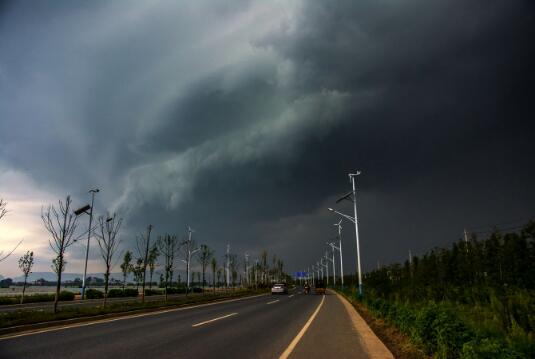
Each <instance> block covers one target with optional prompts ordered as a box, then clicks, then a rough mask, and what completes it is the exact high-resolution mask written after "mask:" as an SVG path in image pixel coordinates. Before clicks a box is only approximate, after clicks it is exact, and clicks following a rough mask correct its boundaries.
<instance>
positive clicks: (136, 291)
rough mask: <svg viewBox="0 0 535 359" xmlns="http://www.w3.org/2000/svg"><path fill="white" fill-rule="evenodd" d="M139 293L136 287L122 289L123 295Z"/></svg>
mask: <svg viewBox="0 0 535 359" xmlns="http://www.w3.org/2000/svg"><path fill="white" fill-rule="evenodd" d="M138 295H139V292H138V290H137V289H133V288H126V289H125V290H124V291H123V296H124V297H137V296H138Z"/></svg>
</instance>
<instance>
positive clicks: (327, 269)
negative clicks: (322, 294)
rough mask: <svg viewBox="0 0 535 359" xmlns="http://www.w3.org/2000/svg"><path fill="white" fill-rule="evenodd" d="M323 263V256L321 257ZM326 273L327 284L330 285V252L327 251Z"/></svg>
mask: <svg viewBox="0 0 535 359" xmlns="http://www.w3.org/2000/svg"><path fill="white" fill-rule="evenodd" d="M321 260H322V263H323V258H322V259H321ZM324 266H325V273H326V274H327V285H329V252H327V251H325V264H324Z"/></svg>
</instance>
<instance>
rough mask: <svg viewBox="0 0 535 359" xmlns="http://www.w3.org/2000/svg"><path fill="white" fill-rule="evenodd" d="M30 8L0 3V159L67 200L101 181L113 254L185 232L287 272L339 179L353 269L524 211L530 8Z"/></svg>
mask: <svg viewBox="0 0 535 359" xmlns="http://www.w3.org/2000/svg"><path fill="white" fill-rule="evenodd" d="M216 4H218V5H217V6H214V5H216ZM43 11H44V13H40V15H39V16H38V17H36V15H35V12H34V11H33V9H31V8H29V7H28V6H27V5H20V4H12V5H10V6H6V7H4V8H3V15H2V20H1V22H0V26H1V27H0V31H1V32H2V34H3V35H4V36H2V37H0V94H1V95H2V96H1V97H2V98H0V116H1V117H2V121H1V122H0V131H1V132H0V139H1V140H2V143H3V144H4V145H3V146H2V150H1V152H0V155H1V157H0V160H1V161H2V162H4V163H6V164H7V165H8V166H11V167H15V168H18V169H21V170H23V171H24V172H26V173H28V174H30V175H31V176H32V177H33V178H34V179H36V180H37V181H38V182H40V183H41V184H43V186H46V187H48V188H50V190H51V191H54V192H56V193H61V192H62V191H64V190H68V191H70V192H72V193H75V194H76V195H77V196H78V198H77V199H78V200H79V201H83V197H82V194H83V193H84V192H85V188H89V187H91V186H94V185H95V184H97V185H98V186H100V187H101V188H102V189H103V191H102V194H101V195H99V197H100V198H99V201H101V207H102V208H101V209H102V210H104V209H105V208H110V209H116V210H118V211H119V212H120V213H122V214H123V215H124V216H125V217H126V223H127V226H128V228H129V230H128V231H129V238H130V239H129V240H132V239H133V238H134V236H133V235H134V234H135V233H138V232H139V231H141V230H143V228H144V226H145V225H146V224H148V223H149V222H150V223H153V224H155V226H156V227H155V228H156V232H157V233H162V232H180V231H183V228H184V225H185V224H186V223H188V224H191V225H192V226H193V227H194V228H195V229H196V230H197V232H196V234H195V236H196V237H197V238H198V240H199V241H201V242H207V243H209V244H210V245H212V246H214V247H216V248H217V249H218V252H219V254H222V253H223V248H224V246H225V245H226V243H231V246H232V248H233V250H235V251H237V252H244V251H249V252H252V253H253V255H255V254H256V253H258V252H259V251H260V250H261V249H263V248H268V249H269V250H270V251H273V252H276V253H277V254H278V255H280V256H282V257H283V258H284V259H285V260H286V262H287V264H288V267H289V269H291V270H293V269H302V268H303V267H306V266H307V265H308V264H310V261H311V260H312V259H313V261H314V262H315V258H316V257H318V256H319V255H320V254H321V252H322V251H324V250H325V246H324V242H325V241H326V240H327V239H329V238H332V236H333V235H334V233H335V230H334V227H333V226H332V224H333V223H334V222H335V221H336V217H333V216H331V214H330V213H329V212H327V211H326V210H325V208H326V207H328V206H332V205H333V202H334V200H335V198H336V195H337V194H340V193H344V192H346V191H347V190H349V183H348V180H347V173H348V172H352V171H354V170H355V169H362V170H363V171H364V174H363V176H362V177H361V178H359V186H360V202H359V206H360V207H359V208H360V211H361V221H362V223H361V230H362V233H361V234H362V250H363V254H364V260H365V265H366V268H369V267H370V266H372V265H374V264H375V262H376V261H377V260H380V261H389V260H394V259H400V258H403V257H404V256H405V253H406V252H407V250H408V249H409V248H412V249H413V252H418V251H423V250H425V249H428V248H430V247H432V246H434V245H443V244H446V243H448V242H450V241H452V240H455V239H456V238H457V237H458V236H459V234H460V232H461V231H462V229H463V227H465V226H467V227H470V226H471V225H475V224H487V223H489V224H492V223H497V222H502V221H503V219H511V218H513V219H514V218H517V217H526V216H531V215H534V214H535V208H534V207H533V204H532V203H534V202H533V200H534V199H535V191H534V190H533V188H532V186H531V179H532V178H533V175H534V174H535V173H534V172H535V171H534V170H533V166H532V165H529V164H530V163H531V162H532V157H533V155H534V154H535V149H534V142H533V133H534V132H535V129H534V125H533V124H532V123H531V122H530V121H529V120H530V118H531V117H533V110H532V108H531V102H533V97H534V96H533V90H532V89H531V84H532V83H533V81H534V80H535V78H534V77H535V76H534V71H533V69H532V65H531V63H530V62H531V58H532V54H533V47H534V45H533V43H532V41H529V40H530V39H529V36H528V34H529V33H530V32H531V30H533V29H532V27H533V25H532V24H533V20H534V19H533V14H534V12H533V5H532V4H531V3H530V2H527V1H526V2H522V1H516V2H493V3H490V4H489V3H488V2H483V1H453V2H452V1H433V2H430V1H405V2H391V1H359V2H354V1H334V2H333V1H331V2H329V3H326V2H295V3H294V2H290V3H278V2H274V3H271V4H268V3H266V2H261V1H258V2H255V1H250V2H239V3H238V2H233V3H231V4H230V5H221V4H219V2H213V3H211V2H200V3H196V4H195V5H193V4H192V3H182V4H180V5H177V4H173V3H162V4H159V5H149V4H147V3H137V4H134V3H130V2H128V3H121V2H117V3H113V4H107V5H105V4H91V5H88V4H85V5H84V6H80V4H77V5H72V4H70V5H65V6H64V5H59V4H58V3H54V4H48V5H46V6H44V9H43ZM32 14H33V15H32ZM51 158H53V160H51ZM44 183H46V185H45V184H44ZM342 208H343V209H344V210H346V211H348V212H349V211H350V210H351V208H347V207H345V206H343V207H342ZM344 228H345V229H344V238H345V241H346V242H345V243H346V248H347V251H348V252H347V253H348V260H347V262H346V263H347V268H346V270H347V269H349V268H354V259H353V258H352V256H349V253H352V251H354V244H353V241H354V239H353V237H352V236H351V233H353V232H352V229H351V226H350V225H349V224H347V225H346V226H345V227H344Z"/></svg>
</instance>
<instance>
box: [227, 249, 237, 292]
mask: <svg viewBox="0 0 535 359" xmlns="http://www.w3.org/2000/svg"><path fill="white" fill-rule="evenodd" d="M229 267H230V277H231V280H232V282H231V283H232V289H234V287H235V286H236V278H237V277H238V256H237V255H236V254H229Z"/></svg>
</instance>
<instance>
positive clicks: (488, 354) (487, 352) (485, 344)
mask: <svg viewBox="0 0 535 359" xmlns="http://www.w3.org/2000/svg"><path fill="white" fill-rule="evenodd" d="M460 354H461V356H460V358H462V359H495V358H500V359H520V358H522V357H523V356H521V355H520V354H518V353H517V352H514V351H512V350H510V349H508V348H507V347H506V346H505V345H503V344H502V343H500V342H498V341H497V340H495V339H489V338H484V339H477V340H472V341H469V342H468V343H465V344H464V345H463V349H462V352H461V353H460Z"/></svg>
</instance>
